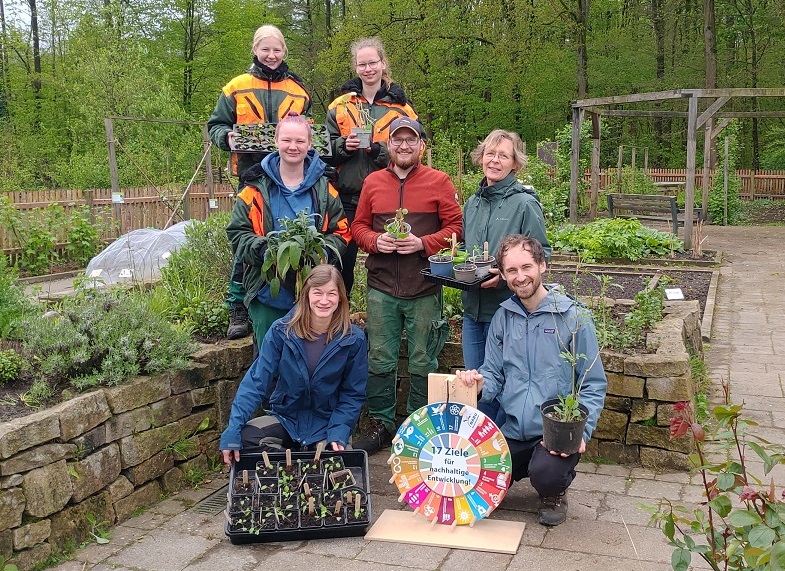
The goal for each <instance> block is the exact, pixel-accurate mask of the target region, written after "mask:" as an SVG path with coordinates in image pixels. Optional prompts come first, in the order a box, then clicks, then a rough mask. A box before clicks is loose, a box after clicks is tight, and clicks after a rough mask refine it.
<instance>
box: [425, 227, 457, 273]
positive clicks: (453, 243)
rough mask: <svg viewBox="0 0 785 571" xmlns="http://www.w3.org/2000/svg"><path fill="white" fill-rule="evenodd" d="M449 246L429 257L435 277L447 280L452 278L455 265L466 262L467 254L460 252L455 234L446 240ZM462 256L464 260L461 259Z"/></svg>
mask: <svg viewBox="0 0 785 571" xmlns="http://www.w3.org/2000/svg"><path fill="white" fill-rule="evenodd" d="M445 239H446V240H447V243H448V244H449V247H448V248H443V249H441V250H439V251H438V252H436V253H435V254H433V255H432V256H429V257H428V262H430V264H431V273H432V274H433V275H435V276H442V277H445V278H451V277H452V267H453V264H455V263H456V262H457V263H460V262H465V261H466V252H459V250H458V237H457V235H456V234H455V232H453V234H452V237H451V238H445ZM461 254H462V259H461Z"/></svg>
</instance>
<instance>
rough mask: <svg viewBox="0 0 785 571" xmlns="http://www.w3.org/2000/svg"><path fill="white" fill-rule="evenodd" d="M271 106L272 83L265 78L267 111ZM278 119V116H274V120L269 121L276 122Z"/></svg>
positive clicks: (269, 110) (270, 109)
mask: <svg viewBox="0 0 785 571" xmlns="http://www.w3.org/2000/svg"><path fill="white" fill-rule="evenodd" d="M272 108H273V83H272V81H270V80H269V79H268V80H267V109H268V113H269V112H271V111H272ZM279 120H280V117H276V118H275V121H270V123H273V122H274V123H277V122H278V121H279Z"/></svg>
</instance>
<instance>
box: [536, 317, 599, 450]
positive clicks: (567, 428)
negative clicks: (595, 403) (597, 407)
mask: <svg viewBox="0 0 785 571" xmlns="http://www.w3.org/2000/svg"><path fill="white" fill-rule="evenodd" d="M590 319H591V313H590V311H589V310H588V309H587V308H585V307H583V306H579V307H578V315H577V318H576V320H575V322H574V323H573V324H571V326H570V325H569V324H568V327H569V334H568V339H562V338H559V344H560V346H561V347H562V351H561V352H560V353H559V357H561V358H562V359H564V360H565V361H566V362H567V363H569V365H570V368H571V369H572V375H571V384H572V386H571V388H570V391H569V392H567V393H565V394H560V395H558V396H557V397H556V398H553V399H549V400H546V401H545V402H544V403H542V405H541V407H540V412H541V414H542V432H543V444H544V445H545V447H546V448H547V449H548V450H550V451H552V452H559V453H561V454H575V453H576V452H578V450H579V449H580V447H581V442H583V433H584V430H585V428H586V422H587V421H588V419H589V409H588V408H587V407H586V406H585V405H583V404H581V402H580V397H581V388H582V387H583V382H584V381H585V380H586V377H587V376H588V374H589V372H590V371H591V369H592V367H593V366H594V364H595V363H596V362H597V360H598V359H599V351H598V352H597V353H596V354H595V355H594V359H593V360H592V362H591V363H586V361H587V360H588V358H587V356H586V354H585V353H578V352H577V350H576V336H577V333H578V331H579V330H580V329H581V327H582V326H583V324H584V321H585V320H590ZM554 329H555V332H556V335H559V327H554ZM581 361H583V362H584V364H586V366H585V367H584V368H583V374H582V375H580V378H578V376H579V374H578V364H579V363H580V362H581Z"/></svg>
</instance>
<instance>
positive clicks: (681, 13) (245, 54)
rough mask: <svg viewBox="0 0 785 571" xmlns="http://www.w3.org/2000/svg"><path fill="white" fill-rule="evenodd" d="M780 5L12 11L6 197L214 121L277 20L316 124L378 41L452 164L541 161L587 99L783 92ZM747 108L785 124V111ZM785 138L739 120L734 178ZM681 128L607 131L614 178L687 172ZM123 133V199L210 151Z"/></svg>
mask: <svg viewBox="0 0 785 571" xmlns="http://www.w3.org/2000/svg"><path fill="white" fill-rule="evenodd" d="M784 6H785V4H783V3H782V2H771V1H770V0H704V1H703V2H697V1H695V0H690V1H687V2H685V1H682V0H638V1H635V0H625V1H624V2H611V1H609V0H595V1H594V2H591V3H589V2H588V0H559V1H552V0H549V1H547V0H546V1H543V0H496V1H494V2H490V1H487V0H455V2H451V3H447V4H445V3H444V2H441V1H438V2H437V1H436V0H319V1H316V2H315V1H312V0H273V2H270V3H267V4H266V5H265V3H260V2H252V1H249V0H169V1H167V2H162V1H161V0H139V1H138V2H128V1H124V0H68V1H67V2H66V1H64V0H0V7H1V8H2V11H0V17H1V19H2V22H0V23H1V24H2V30H1V32H2V33H1V35H0V190H4V191H9V190H16V189H27V188H41V187H82V188H90V187H106V186H109V169H108V159H107V145H106V134H105V132H104V125H103V121H104V118H105V117H107V116H133V117H147V118H159V119H175V120H183V121H205V120H206V119H207V117H208V116H209V114H210V112H211V111H212V109H213V107H214V105H215V102H216V100H217V97H218V93H219V91H220V89H221V87H222V86H223V85H224V84H225V83H226V82H227V81H228V80H229V79H231V78H232V77H234V76H236V75H238V74H240V73H241V72H242V71H244V70H245V69H246V68H247V67H248V64H249V63H250V60H251V54H250V44H251V39H252V37H253V33H254V31H255V29H256V28H257V27H258V26H260V25H262V24H264V23H273V24H276V25H278V26H279V27H280V28H281V29H282V31H283V32H284V35H285V37H286V38H287V42H288V45H289V52H290V53H289V57H288V63H289V66H290V68H291V69H292V70H293V71H295V72H296V73H297V74H298V75H300V76H301V77H303V79H304V80H305V83H306V85H307V86H308V88H309V90H310V91H311V93H312V95H313V99H314V113H315V116H316V119H317V121H318V120H320V119H322V118H323V117H324V113H325V110H326V107H327V105H328V104H329V102H330V101H331V100H332V98H333V97H335V95H336V94H337V89H338V87H339V86H340V85H341V84H342V83H343V82H344V81H345V80H346V79H349V78H350V77H352V76H353V75H354V70H353V69H352V67H351V65H350V57H349V44H350V43H351V42H352V41H353V40H355V39H357V38H359V37H363V36H369V35H378V36H380V37H381V38H382V40H383V41H384V44H385V47H386V49H387V52H388V56H389V59H390V64H391V70H392V76H393V78H394V80H395V81H396V82H397V83H399V84H401V85H402V86H403V87H404V89H405V90H406V92H407V94H408V95H409V97H410V98H411V99H412V101H413V103H414V105H415V108H416V109H417V110H418V112H419V113H420V114H421V117H422V120H423V123H424V124H425V126H426V128H427V129H429V130H430V131H431V132H432V133H434V134H436V135H437V136H436V137H434V139H433V141H434V146H435V148H434V151H435V153H436V154H439V153H442V156H443V155H444V154H445V153H448V152H449V153H454V152H455V151H456V150H457V149H458V148H460V149H463V150H465V151H467V150H469V149H471V148H472V147H474V146H475V145H476V143H477V141H478V140H479V139H481V138H482V137H484V136H485V135H486V134H487V133H488V132H489V131H490V130H492V129H494V128H499V127H501V128H505V129H510V130H514V131H517V132H519V133H520V134H521V136H522V137H523V138H524V139H525V140H526V141H527V143H528V145H529V148H530V149H533V148H534V145H536V143H537V142H539V141H542V140H547V139H553V138H554V136H555V133H556V132H557V130H558V129H559V128H561V127H562V126H563V125H564V124H565V123H566V122H567V121H568V120H569V118H570V102H571V101H572V100H574V99H576V98H578V97H601V96H605V95H618V94H627V93H636V92H642V91H660V90H666V89H675V88H700V87H778V86H781V85H782V84H783V77H785V42H783V41H782V40H783V34H784V33H785V31H784V30H785V25H784V24H785V7H784ZM708 15H710V16H712V17H711V18H709V17H708ZM712 83H714V84H715V85H712ZM662 105H663V106H664V105H667V104H662ZM734 105H737V107H736V110H747V111H749V110H766V109H771V110H775V109H779V110H782V109H783V106H785V100H784V99H780V98H775V99H769V100H760V101H758V100H751V99H747V100H739V101H738V102H734ZM741 105H746V106H747V107H746V108H744V109H742V108H741V107H740V106H741ZM783 130H785V125H783V120H782V119H766V120H747V121H744V122H743V123H742V129H741V133H740V134H739V141H740V143H741V153H740V157H739V163H738V166H739V167H740V168H750V167H752V168H780V169H783V168H785V145H784V144H783V143H782V137H781V135H782V132H783ZM685 131H686V124H685V122H684V121H683V120H680V119H675V118H663V119H655V118H651V117H643V118H624V119H622V118H618V117H614V118H610V119H608V122H607V125H606V131H605V133H604V136H605V137H606V138H605V140H606V143H605V144H604V148H603V152H604V153H607V156H604V157H603V159H602V164H615V153H616V149H615V147H616V145H619V144H625V145H628V144H634V145H637V146H639V147H648V148H649V149H650V151H649V160H650V165H651V166H663V167H681V166H683V165H684V160H685V144H684V141H685V138H686V137H685ZM115 135H116V136H117V139H118V141H119V142H120V151H121V152H122V153H123V157H121V160H120V161H119V167H120V179H121V184H123V185H138V184H147V183H148V182H149V181H154V182H156V183H157V184H161V183H167V182H175V181H176V182H183V181H187V180H188V178H189V177H190V175H191V174H192V173H193V170H194V168H195V167H196V164H197V163H198V161H199V159H200V158H201V154H202V144H201V133H200V129H199V127H198V125H192V126H189V125H186V124H183V125H177V124H159V123H141V122H134V121H121V122H118V123H117V124H116V125H115ZM606 135H607V136H606ZM530 152H531V151H530ZM442 160H444V159H442Z"/></svg>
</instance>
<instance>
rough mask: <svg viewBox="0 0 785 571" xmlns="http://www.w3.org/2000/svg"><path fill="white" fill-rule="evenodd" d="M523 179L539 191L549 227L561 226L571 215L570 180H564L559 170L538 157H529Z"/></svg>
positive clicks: (522, 175)
mask: <svg viewBox="0 0 785 571" xmlns="http://www.w3.org/2000/svg"><path fill="white" fill-rule="evenodd" d="M521 177H522V178H523V180H524V182H525V183H526V184H530V185H532V186H533V187H534V188H535V189H536V190H537V194H538V195H539V197H540V202H541V203H542V211H543V215H544V217H545V222H546V224H547V225H548V227H549V228H553V227H558V226H560V225H561V224H562V223H563V222H564V221H565V220H566V219H567V216H569V213H570V180H569V178H567V180H566V181H565V180H562V179H561V177H560V176H559V175H558V172H557V169H555V168H554V167H552V166H551V165H549V164H548V163H546V162H544V161H541V160H540V159H538V158H537V157H529V164H528V165H527V166H526V168H525V169H524V170H523V171H522V173H521Z"/></svg>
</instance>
